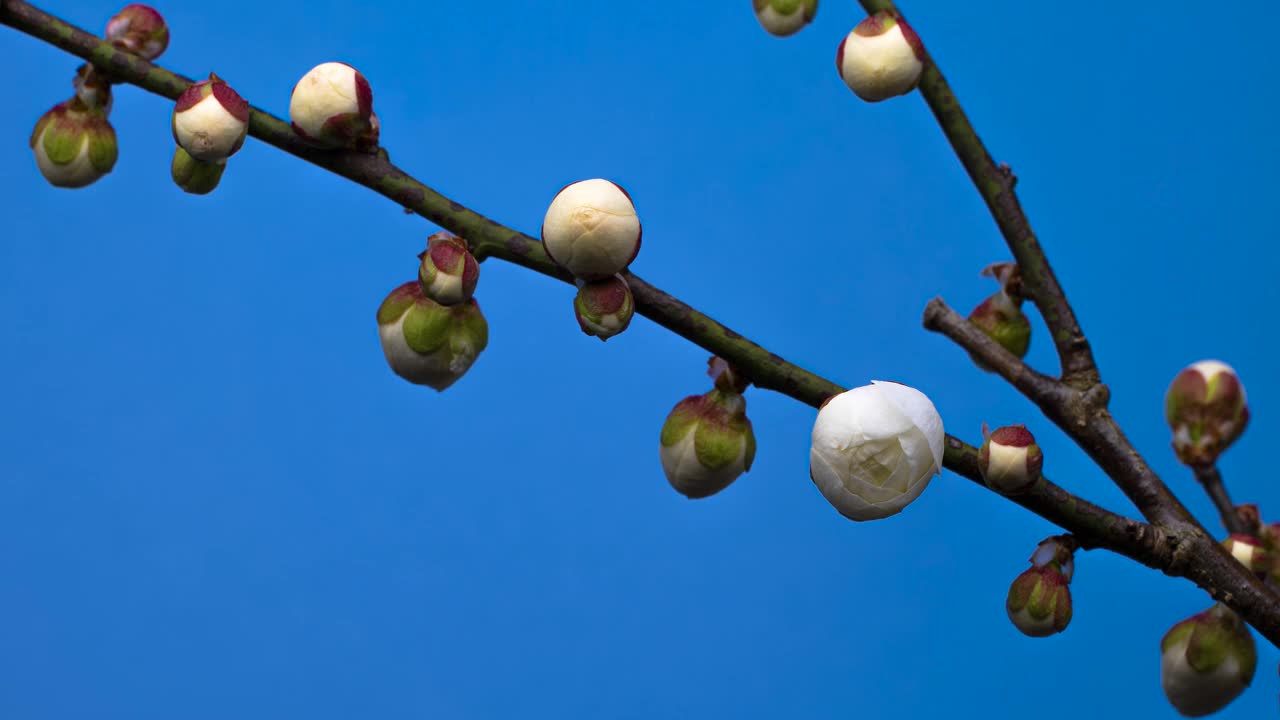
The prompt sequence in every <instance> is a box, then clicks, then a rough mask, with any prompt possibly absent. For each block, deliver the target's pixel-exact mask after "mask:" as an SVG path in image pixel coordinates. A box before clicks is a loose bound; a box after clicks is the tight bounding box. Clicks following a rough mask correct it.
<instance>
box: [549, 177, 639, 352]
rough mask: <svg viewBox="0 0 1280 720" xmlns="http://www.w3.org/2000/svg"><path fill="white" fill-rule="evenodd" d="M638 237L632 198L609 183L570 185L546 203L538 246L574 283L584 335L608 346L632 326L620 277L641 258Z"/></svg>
mask: <svg viewBox="0 0 1280 720" xmlns="http://www.w3.org/2000/svg"><path fill="white" fill-rule="evenodd" d="M642 234H643V230H642V228H641V226H640V218H639V217H638V216H637V215H636V208H635V205H634V204H633V203H632V202H631V196H630V195H628V194H627V191H626V190H623V189H622V187H621V186H619V185H618V184H616V183H613V182H610V181H608V180H601V179H598V178H597V179H592V180H581V181H579V182H575V183H570V184H569V185H566V186H564V187H563V188H561V189H560V192H558V193H556V196H555V198H553V199H552V200H551V205H550V206H549V207H548V208H547V214H546V216H545V217H544V218H543V220H542V245H543V247H544V248H545V249H546V251H547V256H548V257H550V258H551V260H552V261H553V262H555V263H556V264H557V265H559V266H560V267H562V268H564V269H565V270H566V271H568V272H569V274H571V275H573V276H574V278H576V279H577V282H578V294H577V296H576V297H575V298H574V301H573V307H574V313H575V314H576V315H577V317H578V325H579V326H580V327H581V328H582V331H583V332H584V333H586V334H588V335H593V336H595V337H598V338H600V339H601V340H608V339H609V338H611V337H613V336H614V335H617V334H618V333H620V332H622V331H623V330H625V329H626V328H627V325H629V324H630V323H631V317H632V315H633V314H634V313H635V298H634V297H633V296H632V294H631V286H630V285H629V284H628V283H627V281H626V280H625V279H624V278H623V276H622V273H623V272H624V271H626V269H627V266H628V265H630V264H631V261H632V260H635V258H636V254H637V253H639V252H640V238H641V235H642Z"/></svg>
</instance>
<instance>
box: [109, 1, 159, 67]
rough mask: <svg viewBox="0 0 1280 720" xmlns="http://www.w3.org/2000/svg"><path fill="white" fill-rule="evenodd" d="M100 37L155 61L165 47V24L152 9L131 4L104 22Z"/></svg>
mask: <svg viewBox="0 0 1280 720" xmlns="http://www.w3.org/2000/svg"><path fill="white" fill-rule="evenodd" d="M104 37H105V38H106V39H107V42H110V43H111V44H112V45H114V46H116V47H118V48H120V49H121V50H127V51H129V52H131V53H133V54H135V55H140V56H142V57H144V58H146V59H147V60H155V59H156V58H158V57H160V54H161V53H163V52H164V50H165V48H167V47H169V26H168V25H167V24H166V23H165V21H164V18H163V17H161V15H160V13H158V12H156V9H155V8H153V7H151V6H150V5H142V4H140V3H134V4H132V5H125V6H124V9H123V10H121V11H120V12H118V13H116V14H115V16H114V17H112V18H111V19H110V20H108V21H107V32H106V33H105V35H104Z"/></svg>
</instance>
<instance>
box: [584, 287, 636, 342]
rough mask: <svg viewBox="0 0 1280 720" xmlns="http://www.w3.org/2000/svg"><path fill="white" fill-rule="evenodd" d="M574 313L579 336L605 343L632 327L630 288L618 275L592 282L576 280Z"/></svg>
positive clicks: (632, 306) (632, 308)
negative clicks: (596, 338) (587, 336)
mask: <svg viewBox="0 0 1280 720" xmlns="http://www.w3.org/2000/svg"><path fill="white" fill-rule="evenodd" d="M573 312H574V314H575V315H576V316H577V317H578V327H580V328H582V332H584V333H586V334H588V335H591V336H594V337H598V338H600V339H601V340H608V339H609V338H611V337H613V336H614V335H617V334H619V333H621V332H622V331H623V330H626V329H627V326H628V325H630V324H631V317H632V316H633V315H635V312H636V302H635V298H634V297H632V295H631V287H630V286H629V285H627V281H626V280H624V279H623V278H622V276H621V275H614V276H613V277H611V278H606V279H604V280H592V281H591V282H585V281H581V280H579V281H578V294H577V295H576V296H575V297H574V298H573Z"/></svg>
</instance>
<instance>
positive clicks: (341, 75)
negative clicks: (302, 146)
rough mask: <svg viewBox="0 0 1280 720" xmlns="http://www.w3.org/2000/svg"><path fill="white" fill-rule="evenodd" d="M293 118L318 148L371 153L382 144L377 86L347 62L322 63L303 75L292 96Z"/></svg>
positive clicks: (297, 128) (301, 133)
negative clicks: (376, 109)
mask: <svg viewBox="0 0 1280 720" xmlns="http://www.w3.org/2000/svg"><path fill="white" fill-rule="evenodd" d="M289 119H290V120H291V121H292V123H293V130H294V132H296V133H297V134H298V135H299V137H301V138H302V139H304V140H306V141H307V142H309V143H311V144H312V145H316V146H318V147H324V148H332V149H349V150H360V151H362V152H368V151H371V150H373V149H374V148H376V147H377V146H378V135H379V132H380V127H379V123H378V117H377V115H375V114H374V112H373V89H372V88H371V87H370V86H369V81H368V80H366V79H365V77H364V75H361V74H360V71H358V70H356V69H355V68H353V67H351V66H350V65H347V64H346V63H340V62H327V63H322V64H320V65H317V66H315V67H314V68H311V70H309V71H308V72H307V74H306V75H303V76H302V79H301V80H299V81H298V84H297V85H295V86H294V87H293V95H292V96H291V97H290V98H289Z"/></svg>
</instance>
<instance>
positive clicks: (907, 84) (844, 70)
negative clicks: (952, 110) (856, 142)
mask: <svg viewBox="0 0 1280 720" xmlns="http://www.w3.org/2000/svg"><path fill="white" fill-rule="evenodd" d="M924 60H925V52H924V44H923V43H921V42H920V38H919V36H917V35H916V33H915V31H914V30H912V29H911V26H910V25H908V24H907V21H906V20H905V19H903V17H902V15H901V14H898V13H896V12H888V11H885V10H881V11H879V12H877V13H875V14H874V15H871V16H870V17H868V18H866V19H865V20H863V21H862V22H860V23H858V24H857V25H856V26H855V27H854V28H853V31H852V32H850V33H849V34H848V36H846V37H845V39H844V40H842V41H841V42H840V47H839V49H838V50H836V70H838V71H839V72H840V77H841V79H843V80H844V82H845V84H846V85H848V86H849V89H850V90H852V91H853V92H854V94H855V95H857V96H858V97H860V98H862V99H863V100H866V101H867V102H879V101H881V100H887V99H889V98H891V97H895V96H897V95H905V94H907V93H909V92H911V91H912V90H914V89H915V87H916V84H917V83H919V82H920V73H921V72H922V71H923V70H924Z"/></svg>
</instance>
